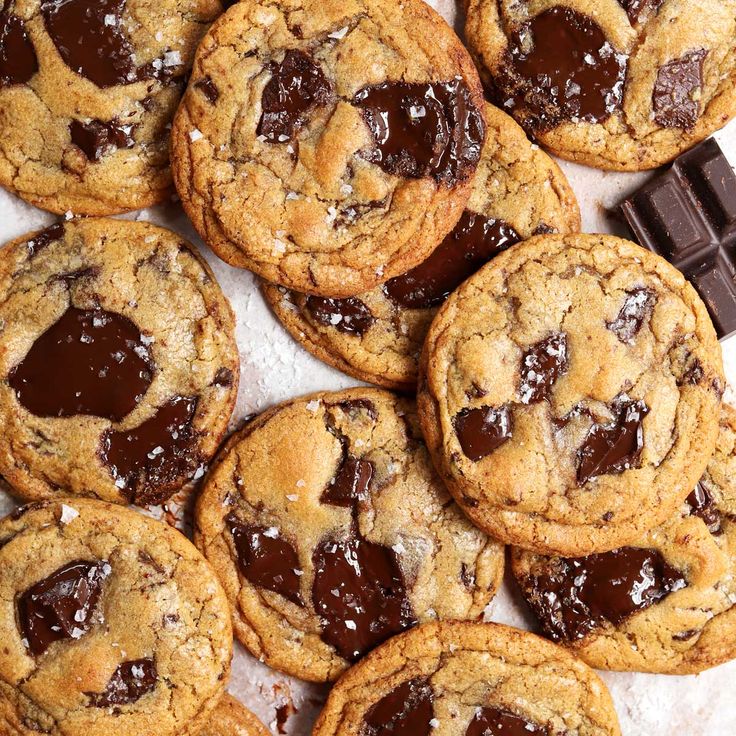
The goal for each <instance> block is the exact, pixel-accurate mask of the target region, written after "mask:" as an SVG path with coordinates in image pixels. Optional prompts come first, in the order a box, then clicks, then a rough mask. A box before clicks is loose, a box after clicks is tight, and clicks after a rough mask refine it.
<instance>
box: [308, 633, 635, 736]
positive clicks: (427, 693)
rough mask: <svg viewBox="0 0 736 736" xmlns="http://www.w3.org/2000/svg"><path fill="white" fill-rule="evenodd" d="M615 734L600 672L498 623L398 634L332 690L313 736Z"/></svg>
mask: <svg viewBox="0 0 736 736" xmlns="http://www.w3.org/2000/svg"><path fill="white" fill-rule="evenodd" d="M358 733H360V734H365V736H378V735H379V734H380V735H381V736H390V734H397V735H398V734H412V736H430V734H436V735H437V736H486V735H489V734H490V735H492V736H564V735H565V734H573V733H574V734H576V735H577V736H619V734H620V733H621V732H620V730H619V726H618V720H617V718H616V713H615V711H614V709H613V703H612V701H611V696H610V695H609V694H608V691H607V690H606V686H605V685H604V684H603V682H602V681H601V680H600V679H599V678H598V676H597V675H596V674H595V673H594V672H593V671H592V670H590V669H589V668H588V667H586V666H585V665H584V664H583V663H582V662H580V661H578V660H577V659H575V658H574V657H573V656H572V655H570V654H569V653H567V652H565V650H563V649H562V648H560V647H557V646H555V645H554V644H550V643H549V642H547V641H544V639H540V638H539V637H537V636H534V635H533V634H529V633H527V632H525V631H519V630H518V629H512V628H510V627H508V626H501V625H500V624H477V623H466V622H458V623H433V624H427V625H425V626H419V627H418V628H416V629H414V630H413V631H410V632H407V633H405V634H402V635H401V636H397V637H396V638H394V639H392V640H391V641H389V642H387V643H386V644H384V645H383V646H381V647H380V648H379V649H377V650H376V651H375V652H373V654H371V655H370V656H369V657H366V659H365V660H363V661H362V662H361V663H360V664H359V665H358V666H356V667H354V668H353V669H351V670H350V671H349V672H348V673H347V674H346V675H345V676H344V677H343V678H342V679H341V680H340V682H339V683H338V684H337V685H336V686H335V687H334V688H333V690H332V692H331V693H330V696H329V698H328V699H327V704H326V705H325V708H324V710H323V711H322V714H321V715H320V717H319V720H318V721H317V724H316V726H315V728H314V731H313V735H314V736H348V734H358Z"/></svg>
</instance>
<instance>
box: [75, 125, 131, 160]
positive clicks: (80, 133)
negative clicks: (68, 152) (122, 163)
mask: <svg viewBox="0 0 736 736" xmlns="http://www.w3.org/2000/svg"><path fill="white" fill-rule="evenodd" d="M132 132H133V126H132V125H120V124H119V123H118V122H116V121H115V120H112V121H110V122H109V123H104V122H102V121H101V120H90V121H89V122H88V123H83V122H81V121H80V120H72V122H71V124H70V125H69V133H70V134H71V137H72V143H73V144H74V145H75V146H77V147H78V148H79V149H81V151H82V153H84V155H85V156H86V157H87V158H88V159H89V160H90V161H99V160H100V159H101V158H102V157H103V156H106V155H107V154H108V153H112V152H113V151H115V150H117V149H119V148H132V147H133V146H134V145H135V141H134V140H133V137H132V135H131V134H132Z"/></svg>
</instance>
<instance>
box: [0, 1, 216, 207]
mask: <svg viewBox="0 0 736 736" xmlns="http://www.w3.org/2000/svg"><path fill="white" fill-rule="evenodd" d="M90 8H91V6H90V4H89V3H88V2H87V0H40V1H39V0H7V2H5V5H4V7H3V9H2V11H1V12H0V111H2V112H1V113H0V185H2V186H4V187H6V188H7V189H9V190H10V191H11V192H13V193H15V194H17V195H18V196H20V197H22V198H23V199H25V200H27V201H28V202H31V203H32V204H34V205H36V206H38V207H42V208H43V209H46V210H50V211H52V212H56V213H63V212H66V211H68V210H71V211H72V212H74V213H76V214H84V215H108V214H113V213H116V212H124V211H126V210H134V209H139V208H142V207H147V206H149V205H152V204H155V203H157V202H161V201H163V200H164V199H166V198H167V197H169V196H170V195H171V192H172V178H171V171H170V167H169V154H168V145H169V140H168V139H169V128H170V125H171V121H172V119H173V116H174V111H175V110H176V107H177V105H178V103H179V99H180V97H181V93H182V90H183V86H184V78H185V76H186V75H187V74H188V72H189V69H190V67H191V63H192V59H193V58H194V51H195V49H196V47H197V44H198V43H199V41H200V39H201V37H202V35H203V34H204V32H205V30H206V28H207V26H208V25H209V23H211V22H212V21H213V20H214V19H215V18H216V17H217V15H219V13H220V12H221V11H222V5H221V4H220V2H219V0H161V1H159V2H152V0H103V1H102V2H99V3H97V4H95V6H94V8H93V9H92V10H90Z"/></svg>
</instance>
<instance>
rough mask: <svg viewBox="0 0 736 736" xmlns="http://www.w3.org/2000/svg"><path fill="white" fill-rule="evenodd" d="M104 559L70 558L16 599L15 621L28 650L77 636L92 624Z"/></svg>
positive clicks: (36, 650) (106, 568)
mask: <svg viewBox="0 0 736 736" xmlns="http://www.w3.org/2000/svg"><path fill="white" fill-rule="evenodd" d="M109 574H110V567H109V565H108V564H107V563H106V562H84V561H77V562H71V563H69V564H68V565H64V567H60V568H59V569H58V570H56V571H55V572H53V573H52V574H51V575H49V576H48V577H47V578H45V579H44V580H41V581H40V582H38V583H36V584H35V585H34V586H33V587H31V588H29V589H28V590H27V591H26V592H25V593H23V594H22V595H21V596H20V597H19V599H18V621H19V624H20V629H21V632H22V634H23V637H24V639H25V640H26V641H27V642H28V649H29V650H30V652H31V654H33V655H35V656H39V655H41V654H43V653H44V652H45V651H46V650H47V649H48V648H49V647H50V646H51V644H53V643H54V642H55V641H60V640H62V639H79V638H81V637H82V636H83V635H84V634H86V633H87V632H88V631H89V630H90V629H91V628H92V617H93V614H94V612H95V606H96V605H97V601H98V599H99V597H100V592H101V588H102V583H103V581H104V580H105V578H106V577H107V576H108V575H109Z"/></svg>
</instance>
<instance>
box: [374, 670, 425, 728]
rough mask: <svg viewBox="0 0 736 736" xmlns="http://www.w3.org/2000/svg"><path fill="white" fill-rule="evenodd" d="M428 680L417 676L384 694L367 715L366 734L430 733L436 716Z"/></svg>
mask: <svg viewBox="0 0 736 736" xmlns="http://www.w3.org/2000/svg"><path fill="white" fill-rule="evenodd" d="M433 705H434V692H433V691H432V686H431V685H430V684H429V681H428V680H426V679H424V678H415V679H414V680H408V681H407V682H404V683H402V684H401V685H399V686H398V687H396V688H394V689H393V690H392V691H391V692H390V693H389V694H388V695H384V697H382V698H381V699H380V700H379V701H378V702H377V703H376V704H375V705H374V706H372V707H371V708H370V710H369V711H368V712H367V713H366V714H365V736H429V734H430V733H431V732H432V720H433V718H434V708H433Z"/></svg>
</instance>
